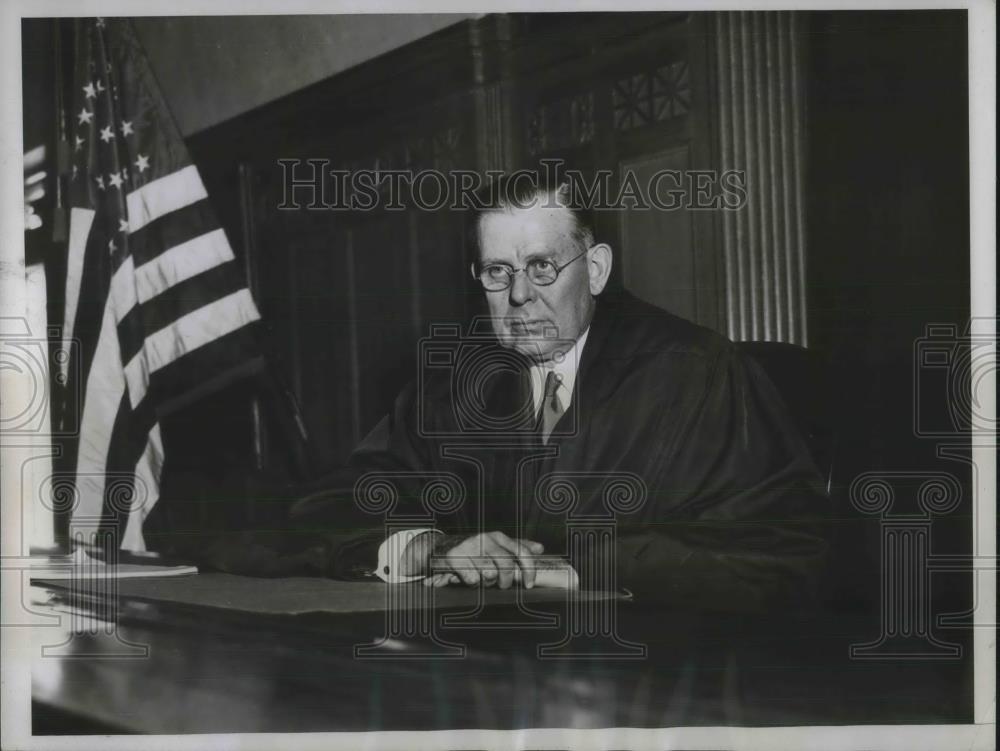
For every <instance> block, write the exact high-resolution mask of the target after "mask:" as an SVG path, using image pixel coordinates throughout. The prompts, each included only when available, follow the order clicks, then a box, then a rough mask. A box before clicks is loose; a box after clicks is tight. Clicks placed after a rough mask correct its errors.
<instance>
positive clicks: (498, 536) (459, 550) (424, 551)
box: [403, 532, 545, 589]
mask: <svg viewBox="0 0 1000 751" xmlns="http://www.w3.org/2000/svg"><path fill="white" fill-rule="evenodd" d="M544 550H545V548H544V546H543V545H542V544H541V543H540V542H533V541H531V540H523V539H514V538H512V537H508V536H507V535H505V534H504V533H503V532H486V533H483V534H479V535H472V536H471V537H463V536H461V535H434V534H423V535H420V536H419V537H416V538H414V539H413V540H412V541H411V542H410V544H409V545H407V547H406V551H405V552H404V555H403V558H404V561H405V568H406V569H408V570H409V571H408V573H414V574H416V573H418V572H419V573H423V574H426V575H429V576H431V577H432V578H433V579H434V580H436V581H446V580H453V578H457V579H458V580H459V581H461V582H463V583H464V584H466V585H468V586H470V587H471V586H476V585H480V584H481V585H483V586H487V587H492V586H494V585H495V586H498V587H500V589H507V588H509V587H510V586H511V585H512V584H513V583H514V582H515V581H520V582H521V584H522V586H524V587H527V588H528V589H531V588H532V587H533V586H535V560H534V557H535V556H536V555H541V554H542V553H543V552H544Z"/></svg>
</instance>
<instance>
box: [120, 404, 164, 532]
mask: <svg viewBox="0 0 1000 751" xmlns="http://www.w3.org/2000/svg"><path fill="white" fill-rule="evenodd" d="M162 469H163V439H162V438H161V437H160V425H159V423H156V424H155V425H153V428H152V429H151V430H150V431H149V437H148V439H147V441H146V448H145V450H144V451H143V452H142V456H141V457H139V462H138V463H137V464H136V466H135V481H136V485H137V487H144V488H145V489H146V492H145V494H144V496H143V497H142V499H141V500H142V502H141V503H134V504H133V505H132V507H131V508H130V509H129V512H128V521H127V523H126V525H125V534H124V535H123V537H122V547H123V548H126V549H127V550H134V551H144V550H145V549H146V542H145V540H144V539H143V536H142V523H143V522H144V521H146V517H147V516H149V512H150V511H151V510H152V508H153V504H155V503H156V501H157V500H159V487H160V474H161V470H162Z"/></svg>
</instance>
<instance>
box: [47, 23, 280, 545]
mask: <svg viewBox="0 0 1000 751" xmlns="http://www.w3.org/2000/svg"><path fill="white" fill-rule="evenodd" d="M72 25H73V55H74V61H73V84H72V95H71V96H67V97H66V99H65V100H64V101H66V102H67V103H69V102H72V106H71V107H69V108H68V109H67V110H66V112H65V122H67V123H68V127H67V128H66V129H65V130H64V132H65V133H66V138H67V140H68V143H67V144H65V147H66V148H65V150H66V151H68V154H69V156H70V159H69V165H68V166H67V168H66V169H67V171H68V174H66V175H65V177H64V179H65V181H66V184H67V185H68V191H69V192H68V195H69V197H70V202H69V203H70V206H69V209H70V216H69V233H68V243H67V259H66V267H67V272H66V297H65V318H64V322H63V329H62V337H63V343H64V351H68V352H70V353H71V357H72V361H70V360H67V361H64V362H62V363H61V367H62V371H63V372H62V377H63V379H64V380H67V381H68V383H67V386H68V388H67V389H65V393H66V394H70V395H71V394H74V393H75V394H78V395H79V397H78V398H77V399H75V401H74V402H73V403H69V404H66V405H64V410H70V411H72V412H71V413H72V414H74V415H76V416H77V419H78V421H79V433H78V440H76V441H75V442H74V441H71V442H70V444H69V445H68V447H67V453H68V454H69V457H70V459H72V457H73V456H75V476H74V478H73V479H74V481H75V491H76V492H75V504H74V507H73V510H72V514H71V520H70V529H71V531H72V530H73V528H74V521H75V520H84V521H85V520H93V519H100V525H99V528H100V529H101V530H102V535H105V537H104V540H105V541H106V540H107V539H108V538H107V536H106V535H107V533H108V530H114V534H113V536H112V537H111V538H110V539H113V540H116V541H117V543H118V544H119V545H120V547H121V548H122V549H125V550H132V551H142V550H145V543H144V540H143V535H142V522H143V520H144V519H145V518H146V516H147V515H148V514H149V511H150V509H151V508H152V506H153V504H154V503H155V502H156V500H157V498H158V495H159V485H160V475H161V469H162V467H163V460H164V456H163V444H162V440H161V436H160V426H159V422H158V418H159V416H161V415H162V413H163V412H164V411H165V410H166V409H168V405H170V404H177V403H178V401H183V400H184V399H185V398H188V399H190V398H191V395H192V394H193V393H204V392H205V391H206V390H208V389H211V388H218V387H220V386H222V385H224V384H225V383H227V382H229V381H230V380H232V378H234V377H235V376H236V375H237V374H240V373H245V372H249V371H250V370H252V369H253V367H252V365H253V364H256V363H259V359H258V357H257V355H258V353H257V350H256V348H255V346H254V340H253V334H254V332H253V328H254V327H253V326H250V325H249V324H252V323H253V322H254V321H257V320H258V319H259V318H260V316H259V314H258V312H257V308H256V306H255V305H254V301H253V299H252V297H251V295H250V291H249V290H248V289H247V287H246V276H245V273H244V272H243V270H242V267H241V265H240V264H239V263H237V261H236V260H235V259H234V256H233V251H232V249H231V247H230V245H229V242H228V240H227V238H226V234H225V232H224V231H223V230H222V228H221V227H220V225H219V222H218V221H217V220H216V217H215V215H214V212H213V211H212V209H211V207H210V205H209V201H208V195H207V193H206V191H205V186H204V185H203V184H202V180H201V177H200V175H199V173H198V170H197V168H196V167H195V166H194V164H192V163H191V159H190V156H189V155H188V152H187V149H186V148H185V146H184V143H183V141H182V139H181V136H180V132H179V130H178V128H177V125H176V123H175V122H174V120H173V118H172V116H171V114H170V111H169V109H168V107H167V105H166V102H165V100H164V98H163V95H162V93H161V92H160V90H159V86H158V85H157V82H156V79H155V77H154V75H153V71H152V70H151V69H150V66H149V63H148V61H147V59H146V56H145V53H144V51H143V50H142V47H141V45H140V43H139V40H138V37H137V36H136V34H135V31H134V29H133V27H132V24H131V22H130V21H128V20H127V19H111V18H108V19H102V18H96V19H75V20H73V21H72ZM71 340H73V341H75V342H77V346H75V347H71V346H69V343H70V341H71ZM74 379H78V380H79V383H77V384H74V383H73V382H72V381H73V380H74ZM65 414H66V412H65V411H64V415H65ZM74 443H75V445H73V444H74ZM85 526H90V525H85ZM78 528H79V525H78ZM84 542H94V540H93V539H91V540H84ZM105 544H106V542H105Z"/></svg>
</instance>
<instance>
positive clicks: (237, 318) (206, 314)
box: [125, 288, 260, 409]
mask: <svg viewBox="0 0 1000 751" xmlns="http://www.w3.org/2000/svg"><path fill="white" fill-rule="evenodd" d="M259 318H260V314H259V313H257V308H256V306H255V305H254V304H253V299H252V298H251V297H250V292H249V290H247V289H245V288H244V289H241V290H239V291H238V292H234V293H233V294H231V295H228V296H226V297H224V298H222V299H221V300H215V301H214V302H211V303H209V304H208V305H203V306H201V307H200V308H198V309H197V310H195V311H193V312H191V313H188V314H187V315H185V316H183V317H181V318H179V319H177V320H176V321H174V323H173V324H171V325H170V326H167V327H166V328H163V329H160V330H159V331H157V332H156V333H154V334H151V335H149V336H147V337H146V340H145V342H144V344H143V349H142V351H141V352H140V353H139V354H137V355H136V356H135V357H133V358H132V359H131V360H129V363H128V365H126V366H125V380H126V381H127V382H128V392H129V398H130V399H131V402H132V407H133V409H134V408H136V407H137V406H138V405H139V403H140V402H141V401H142V399H143V397H145V395H146V391H147V390H148V388H149V376H150V374H151V373H155V372H156V371H157V370H159V369H160V368H162V367H164V366H165V365H169V364H170V363H171V362H173V361H174V360H177V359H178V358H180V357H182V356H183V355H185V354H187V353H188V352H191V351H193V350H196V349H198V348H199V347H202V346H204V345H205V344H208V343H209V342H211V341H212V340H214V339H217V338H218V337H220V336H223V335H224V334H228V333H229V332H231V331H234V330H235V329H238V328H240V327H241V326H246V325H247V324H248V323H251V322H252V321H256V320H258V319H259Z"/></svg>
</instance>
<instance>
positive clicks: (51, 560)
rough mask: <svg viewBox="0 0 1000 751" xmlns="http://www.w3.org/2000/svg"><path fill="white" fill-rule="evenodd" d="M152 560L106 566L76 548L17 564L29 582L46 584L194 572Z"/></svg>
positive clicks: (189, 568) (196, 570) (141, 577)
mask: <svg viewBox="0 0 1000 751" xmlns="http://www.w3.org/2000/svg"><path fill="white" fill-rule="evenodd" d="M133 559H134V556H133ZM156 560H157V559H156V558H152V559H151V560H150V562H149V563H145V562H143V563H133V562H129V563H122V562H118V563H114V564H111V565H109V564H107V563H105V562H104V561H102V560H101V559H99V558H94V557H93V556H91V555H89V554H88V553H87V552H86V550H84V549H83V548H77V549H76V551H74V552H73V553H72V554H70V555H40V556H31V557H30V558H22V559H20V561H19V563H20V564H21V565H20V566H19V567H20V568H26V569H27V570H28V571H29V573H30V576H31V578H32V579H40V580H47V581H70V580H91V579H153V578H160V577H164V576H185V575H187V574H197V573H198V569H197V568H196V567H195V566H184V565H163V564H159V563H155V562H154V561H156ZM25 564H26V565H25Z"/></svg>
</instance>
